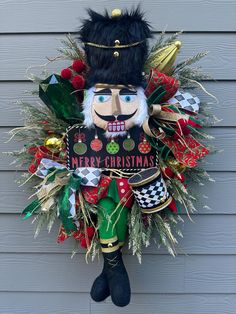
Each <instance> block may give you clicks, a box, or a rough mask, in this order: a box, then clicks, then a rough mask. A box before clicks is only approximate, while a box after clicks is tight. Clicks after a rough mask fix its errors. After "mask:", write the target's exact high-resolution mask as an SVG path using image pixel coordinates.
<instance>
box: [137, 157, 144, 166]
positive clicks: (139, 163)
mask: <svg viewBox="0 0 236 314" xmlns="http://www.w3.org/2000/svg"><path fill="white" fill-rule="evenodd" d="M142 166H143V158H142V156H137V157H136V167H138V168H139V167H140V168H142Z"/></svg>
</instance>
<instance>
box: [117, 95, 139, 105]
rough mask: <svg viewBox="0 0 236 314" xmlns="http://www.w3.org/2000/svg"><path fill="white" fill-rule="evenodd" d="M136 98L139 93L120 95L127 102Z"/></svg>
mask: <svg viewBox="0 0 236 314" xmlns="http://www.w3.org/2000/svg"><path fill="white" fill-rule="evenodd" d="M136 98H137V95H120V99H121V100H122V101H123V102H126V103H130V102H133V101H134V100H135V99H136Z"/></svg>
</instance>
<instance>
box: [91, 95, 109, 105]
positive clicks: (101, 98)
mask: <svg viewBox="0 0 236 314" xmlns="http://www.w3.org/2000/svg"><path fill="white" fill-rule="evenodd" d="M94 97H95V100H96V101H97V102H100V103H103V102H106V101H108V100H109V99H110V98H111V96H110V95H95V96H94Z"/></svg>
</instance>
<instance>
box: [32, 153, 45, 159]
mask: <svg viewBox="0 0 236 314" xmlns="http://www.w3.org/2000/svg"><path fill="white" fill-rule="evenodd" d="M43 157H44V154H42V153H41V152H39V151H37V153H36V154H35V155H34V158H36V159H42V158H43Z"/></svg>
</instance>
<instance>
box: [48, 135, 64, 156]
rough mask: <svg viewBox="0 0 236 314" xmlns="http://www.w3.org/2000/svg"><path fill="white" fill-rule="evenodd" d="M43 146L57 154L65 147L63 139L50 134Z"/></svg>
mask: <svg viewBox="0 0 236 314" xmlns="http://www.w3.org/2000/svg"><path fill="white" fill-rule="evenodd" d="M44 146H45V147H46V148H47V149H48V150H49V151H50V152H52V153H59V152H60V151H61V150H62V149H63V148H64V146H65V144H64V141H63V138H61V137H60V136H58V135H56V134H52V135H50V136H49V137H47V138H46V139H45V141H44Z"/></svg>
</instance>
